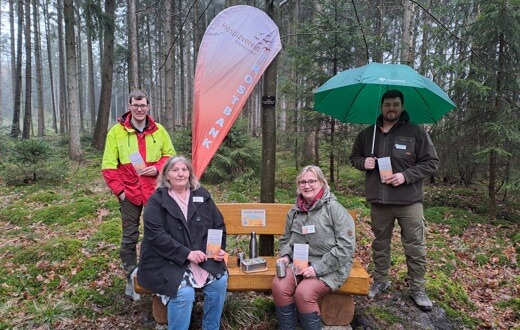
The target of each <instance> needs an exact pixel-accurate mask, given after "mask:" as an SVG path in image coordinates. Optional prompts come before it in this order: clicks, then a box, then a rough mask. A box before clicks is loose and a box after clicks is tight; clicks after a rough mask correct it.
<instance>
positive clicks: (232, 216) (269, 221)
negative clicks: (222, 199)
mask: <svg viewBox="0 0 520 330" xmlns="http://www.w3.org/2000/svg"><path fill="white" fill-rule="evenodd" d="M292 206H293V204H279V203H220V204H217V207H218V208H219V210H220V212H222V215H223V216H224V222H225V223H226V231H227V234H228V235H247V234H249V233H251V232H252V231H254V232H256V233H257V234H259V235H262V234H263V235H282V234H283V233H284V230H285V219H286V217H287V212H289V210H290V209H291V207H292ZM349 213H350V215H351V216H352V218H354V220H355V219H356V212H355V211H349ZM263 219H265V226H262V225H257V224H258V222H262V221H263ZM244 224H246V225H244ZM251 224H253V225H251Z"/></svg>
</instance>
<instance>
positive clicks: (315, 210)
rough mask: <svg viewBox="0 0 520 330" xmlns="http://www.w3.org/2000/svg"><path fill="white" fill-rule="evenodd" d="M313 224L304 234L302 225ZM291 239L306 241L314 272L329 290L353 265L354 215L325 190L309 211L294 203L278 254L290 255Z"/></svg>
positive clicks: (336, 284) (341, 279) (343, 277)
mask: <svg viewBox="0 0 520 330" xmlns="http://www.w3.org/2000/svg"><path fill="white" fill-rule="evenodd" d="M309 225H314V228H315V232H314V233H310V234H303V227H304V226H309ZM294 243H301V244H309V263H310V265H311V266H312V267H314V270H315V271H316V275H317V276H318V278H320V279H321V280H322V281H324V282H325V283H326V284H327V285H328V286H329V287H330V288H331V289H332V291H336V290H337V289H338V288H339V287H340V286H341V285H342V284H343V282H345V280H346V279H347V277H348V275H349V274H350V271H351V269H352V263H353V261H354V252H355V249H356V236H355V226H354V219H352V217H351V216H350V214H349V212H348V211H347V210H346V209H345V208H344V207H343V206H342V205H341V204H340V203H339V202H338V201H337V200H336V196H334V194H333V193H331V192H330V191H328V190H326V191H325V192H324V194H323V197H322V198H321V199H320V200H318V201H317V202H316V203H315V204H314V205H313V206H312V207H311V209H310V210H309V212H308V213H305V212H301V211H300V210H299V208H298V206H297V205H296V204H295V205H294V206H293V207H292V208H291V209H290V210H289V212H288V214H287V219H286V223H285V233H284V235H283V236H282V238H281V239H280V257H283V256H285V255H287V256H289V257H290V258H291V260H292V259H293V247H294Z"/></svg>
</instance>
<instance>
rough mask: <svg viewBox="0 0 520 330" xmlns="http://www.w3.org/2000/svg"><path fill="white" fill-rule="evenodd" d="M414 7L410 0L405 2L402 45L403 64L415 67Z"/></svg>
mask: <svg viewBox="0 0 520 330" xmlns="http://www.w3.org/2000/svg"><path fill="white" fill-rule="evenodd" d="M413 10H414V5H413V3H412V2H411V1H410V0H405V1H404V18H403V40H402V44H401V47H402V48H401V49H402V50H401V63H403V64H406V65H409V66H413V49H412V44H413V37H412V35H413V29H412V17H413Z"/></svg>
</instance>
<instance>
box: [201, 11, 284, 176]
mask: <svg viewBox="0 0 520 330" xmlns="http://www.w3.org/2000/svg"><path fill="white" fill-rule="evenodd" d="M281 49H282V44H281V42H280V33H279V31H278V27H277V26H276V24H275V23H274V22H273V21H272V20H271V19H270V18H269V16H268V15H267V14H266V13H265V12H263V11H261V10H260V9H258V8H255V7H251V6H234V7H229V8H227V9H225V10H223V11H221V12H220V13H219V14H218V15H217V16H216V17H215V18H214V19H213V20H212V21H211V23H210V25H209V26H208V28H207V29H206V33H205V34H204V37H203V38H202V42H201V45H200V48H199V54H198V58H197V66H196V68H195V80H194V85H195V86H194V89H195V93H194V100H193V133H192V138H193V140H192V162H193V167H194V172H195V175H196V176H197V177H199V178H200V176H201V175H202V173H204V170H205V169H206V167H207V166H208V164H209V162H210V160H211V158H212V157H213V155H214V154H215V152H216V151H217V149H218V147H219V146H220V144H221V143H222V141H223V140H224V137H225V136H226V135H227V133H228V132H229V130H230V128H231V126H232V125H233V123H234V122H235V120H236V118H237V117H238V115H239V114H240V112H241V111H242V108H243V106H244V104H245V102H246V101H247V98H248V97H249V95H250V94H251V92H252V91H253V88H254V87H255V85H256V83H257V82H258V80H259V79H260V77H261V76H262V74H263V73H264V71H265V69H266V68H267V67H268V66H269V64H270V63H271V62H272V60H273V59H274V58H275V56H276V55H277V54H278V52H279V51H280V50H281Z"/></svg>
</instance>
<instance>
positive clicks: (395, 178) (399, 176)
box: [385, 173, 406, 187]
mask: <svg viewBox="0 0 520 330" xmlns="http://www.w3.org/2000/svg"><path fill="white" fill-rule="evenodd" d="M405 181H406V179H405V178H404V175H403V173H395V174H392V175H391V176H389V177H388V178H386V180H385V183H386V184H389V185H392V186H394V187H397V186H400V185H402V184H403V183H405Z"/></svg>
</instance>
